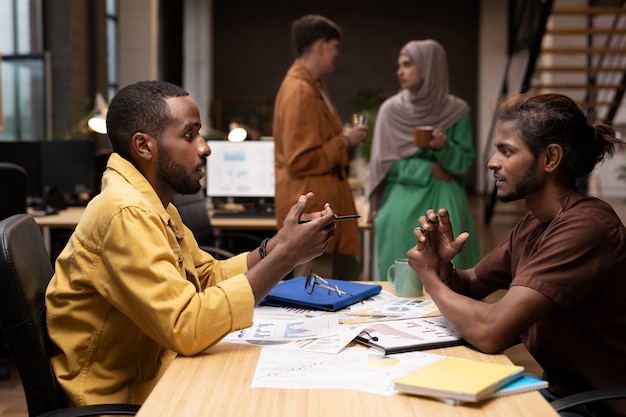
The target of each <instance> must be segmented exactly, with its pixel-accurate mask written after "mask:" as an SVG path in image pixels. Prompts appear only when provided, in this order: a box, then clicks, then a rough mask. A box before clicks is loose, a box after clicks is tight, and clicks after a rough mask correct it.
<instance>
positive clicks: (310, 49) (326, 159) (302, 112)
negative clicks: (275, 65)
mask: <svg viewBox="0 0 626 417" xmlns="http://www.w3.org/2000/svg"><path fill="white" fill-rule="evenodd" d="M340 39H341V30H340V29H339V27H338V26H337V25H336V24H335V23H333V22H332V21H330V20H329V19H327V18H325V17H323V16H319V15H307V16H304V17H302V18H300V19H298V20H296V21H295V22H294V23H293V25H292V41H293V45H294V48H295V49H296V53H297V58H296V60H295V62H294V63H293V65H292V66H291V68H290V69H289V71H288V72H287V75H286V76H285V79H284V80H283V83H282V85H281V87H280V90H279V91H278V95H277V96H276V102H275V107H274V123H273V135H274V141H275V169H276V197H275V202H276V219H277V223H278V228H279V229H280V228H281V227H282V224H283V220H284V219H285V216H286V215H287V213H288V211H289V208H290V207H291V206H292V205H293V203H294V201H296V199H297V198H298V196H299V195H300V194H302V193H303V192H307V191H313V192H314V193H315V201H313V204H312V205H311V206H310V208H311V209H312V210H314V209H319V210H320V211H321V210H322V208H323V207H322V206H323V204H324V203H325V202H329V203H330V204H331V206H332V207H333V210H334V211H335V213H337V214H355V213H356V208H355V206H354V199H353V196H352V191H351V190H350V187H349V185H348V175H349V172H348V169H349V163H350V157H349V150H350V149H352V148H355V147H357V146H359V145H361V144H362V143H363V142H364V141H365V138H366V136H367V128H366V127H363V126H357V127H353V128H350V129H346V130H345V131H344V129H343V127H342V123H341V119H340V118H339V115H338V114H337V109H336V108H335V106H334V104H333V103H332V101H331V99H330V94H329V93H328V90H327V89H326V86H325V85H324V83H323V82H322V80H321V79H320V77H321V76H322V75H325V74H330V73H332V72H333V71H334V70H335V59H336V58H337V56H338V55H339V50H338V48H339V41H340ZM360 256H361V241H360V238H359V231H358V225H357V222H356V221H347V222H341V223H338V224H337V225H336V229H335V238H334V239H333V240H331V241H330V242H329V244H328V246H327V247H326V250H325V251H324V254H323V255H322V256H320V257H319V258H317V259H314V260H313V261H311V262H310V263H308V264H306V265H300V266H298V267H296V268H295V269H294V276H300V275H306V274H308V273H309V272H310V271H313V272H315V273H317V274H318V275H321V276H324V277H329V278H336V279H347V280H357V279H359V273H360Z"/></svg>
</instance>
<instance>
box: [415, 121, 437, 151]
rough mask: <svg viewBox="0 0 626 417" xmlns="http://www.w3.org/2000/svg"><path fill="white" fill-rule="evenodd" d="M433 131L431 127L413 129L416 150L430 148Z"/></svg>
mask: <svg viewBox="0 0 626 417" xmlns="http://www.w3.org/2000/svg"><path fill="white" fill-rule="evenodd" d="M433 130H434V129H433V127H432V126H417V127H416V128H415V146H417V147H418V148H430V141H431V139H432V138H433Z"/></svg>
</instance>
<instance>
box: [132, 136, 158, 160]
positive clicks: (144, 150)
mask: <svg viewBox="0 0 626 417" xmlns="http://www.w3.org/2000/svg"><path fill="white" fill-rule="evenodd" d="M130 147H131V149H130V151H131V154H135V155H137V157H138V158H140V159H143V160H146V161H149V160H151V159H152V158H153V157H154V156H155V152H156V149H157V145H156V140H155V139H154V138H153V137H152V136H151V135H149V134H147V133H142V132H137V133H135V134H134V135H133V137H132V139H131V141H130Z"/></svg>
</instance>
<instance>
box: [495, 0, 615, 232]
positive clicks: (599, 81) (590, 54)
mask: <svg viewBox="0 0 626 417" xmlns="http://www.w3.org/2000/svg"><path fill="white" fill-rule="evenodd" d="M624 3H626V1H624V0H613V1H611V0H604V1H601V0H598V1H594V0H590V1H588V2H586V1H581V0H511V1H509V7H510V11H509V13H510V14H511V16H510V19H509V21H510V28H509V30H510V33H509V38H510V42H509V44H510V46H509V61H508V63H507V68H506V70H505V76H504V81H503V85H502V91H501V100H502V99H504V98H505V97H506V96H508V95H512V94H515V93H523V92H539V93H560V94H565V95H567V96H569V97H571V98H572V99H573V100H574V101H576V103H577V104H578V105H579V106H580V108H581V109H582V110H583V111H584V112H585V114H586V115H587V117H588V119H589V120H590V121H591V122H593V121H601V122H604V123H607V124H613V121H614V119H615V118H616V116H617V115H618V112H619V111H620V107H621V104H622V101H623V98H624V93H625V92H626V8H624ZM496 125H497V121H496V120H495V119H494V120H493V123H492V126H491V130H490V140H489V141H487V144H486V148H485V154H484V156H485V160H488V159H489V157H490V155H491V153H492V152H493V142H494V140H495V130H496V127H497V126H496ZM486 178H487V181H488V183H487V187H486V189H488V190H493V192H492V195H491V198H490V199H489V201H488V203H487V205H486V207H485V213H484V221H485V223H487V224H488V223H489V222H490V221H491V217H492V216H493V215H494V214H496V213H497V210H496V207H495V206H496V203H497V199H496V191H495V187H494V185H493V179H492V177H491V175H487V176H486ZM583 188H584V184H583ZM518 208H519V211H520V212H522V211H525V207H524V206H523V204H520V205H519V207H518ZM506 213H509V214H510V210H509V211H507V212H506Z"/></svg>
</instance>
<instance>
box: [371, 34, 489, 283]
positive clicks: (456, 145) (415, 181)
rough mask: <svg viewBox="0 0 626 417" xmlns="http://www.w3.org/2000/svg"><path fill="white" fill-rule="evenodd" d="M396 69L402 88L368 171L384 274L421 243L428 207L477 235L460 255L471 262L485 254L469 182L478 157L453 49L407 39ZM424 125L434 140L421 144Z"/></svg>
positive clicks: (379, 127) (386, 109)
mask: <svg viewBox="0 0 626 417" xmlns="http://www.w3.org/2000/svg"><path fill="white" fill-rule="evenodd" d="M397 75H398V81H399V83H400V87H401V88H402V89H401V90H400V92H399V93H397V94H396V95H394V96H392V97H390V98H389V99H387V100H386V101H385V102H384V103H383V104H382V105H381V107H380V109H379V111H378V116H377V117H376V125H375V128H374V137H373V142H372V151H371V155H370V164H369V169H368V198H369V203H370V215H369V217H370V221H373V222H374V233H375V237H376V256H377V259H378V278H379V279H381V280H386V279H387V269H388V268H389V266H390V265H391V264H392V263H393V261H394V259H398V258H406V252H407V250H409V249H410V248H411V247H413V246H415V237H414V236H413V228H414V227H415V226H417V219H418V218H419V216H421V215H422V214H424V213H425V212H426V210H427V209H429V208H432V209H435V210H437V209H439V208H441V207H445V208H446V209H448V211H449V212H450V218H451V219H452V226H453V230H454V231H455V233H461V232H469V233H470V239H469V240H468V241H467V242H466V244H465V247H464V248H463V251H462V252H461V253H460V254H459V255H458V256H457V258H455V259H454V261H455V263H456V264H457V265H458V266H459V268H464V269H465V268H470V267H472V266H474V264H475V263H476V262H478V260H479V259H480V252H479V248H478V240H477V237H476V233H475V228H474V221H473V219H472V213H471V211H470V208H469V204H468V202H467V195H466V193H465V187H464V184H463V180H462V177H463V174H465V172H466V171H467V170H468V169H469V168H470V166H471V165H472V162H473V161H474V145H473V138H472V128H471V123H470V115H469V112H470V108H469V105H468V104H467V103H466V102H465V101H464V100H462V99H460V98H459V97H456V96H454V95H452V94H449V84H448V62H447V57H446V52H445V50H444V49H443V47H442V46H441V45H440V44H439V43H438V42H436V41H434V40H430V39H429V40H422V41H411V42H409V43H407V44H406V45H404V47H403V48H402V49H401V51H400V55H399V57H398V71H397ZM418 126H430V127H432V129H433V130H432V135H431V136H430V140H429V143H428V146H423V147H418V146H416V144H415V134H414V131H415V128H416V127H418Z"/></svg>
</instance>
